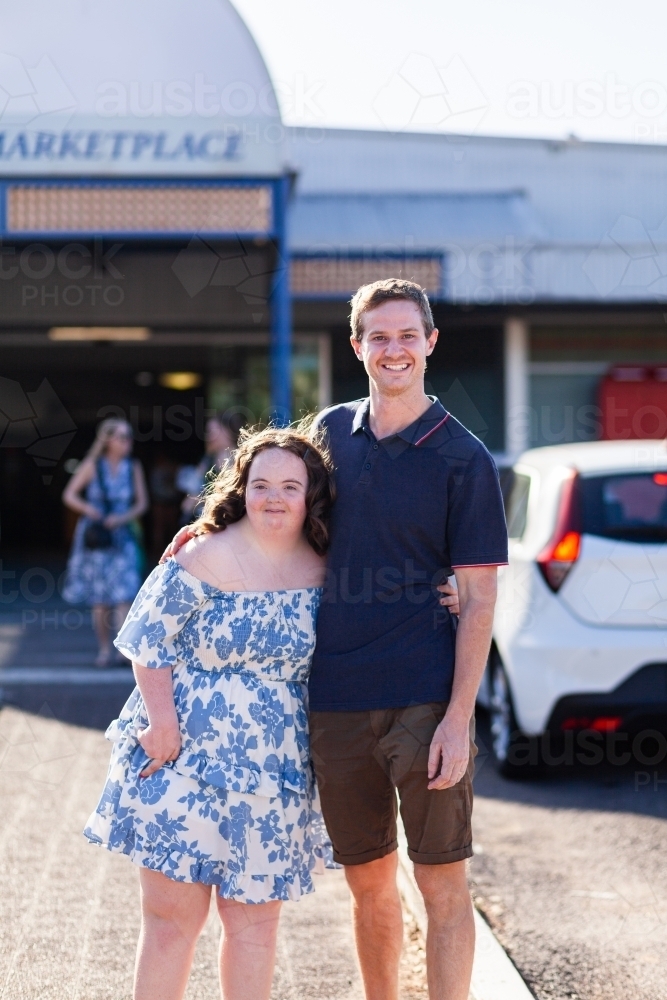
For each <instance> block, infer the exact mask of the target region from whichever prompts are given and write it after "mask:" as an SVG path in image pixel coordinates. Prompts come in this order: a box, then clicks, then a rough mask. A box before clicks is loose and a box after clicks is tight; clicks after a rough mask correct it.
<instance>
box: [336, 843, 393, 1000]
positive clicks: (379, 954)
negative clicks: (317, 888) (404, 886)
mask: <svg viewBox="0 0 667 1000" xmlns="http://www.w3.org/2000/svg"><path fill="white" fill-rule="evenodd" d="M397 859H398V855H397V853H396V851H392V853H391V854H387V855H385V857H383V858H378V860H377V861H369V862H367V863H366V864H363V865H346V866H345V877H346V878H347V884H348V885H349V887H350V891H351V893H352V900H353V902H352V917H353V922H354V934H355V938H356V942H357V954H358V956H359V965H360V966H361V975H362V978H363V981H364V992H365V994H366V1000H398V964H399V961H400V957H401V947H402V945H403V915H402V912H401V900H400V897H399V895H398V888H397V886H396V866H397Z"/></svg>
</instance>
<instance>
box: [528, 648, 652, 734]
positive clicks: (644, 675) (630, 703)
mask: <svg viewBox="0 0 667 1000" xmlns="http://www.w3.org/2000/svg"><path fill="white" fill-rule="evenodd" d="M666 722H667V662H666V663H649V664H647V665H646V666H643V667H640V669H639V670H636V671H635V672H634V673H633V674H631V675H630V677H628V678H626V679H625V680H624V681H623V682H622V683H621V684H619V685H618V686H617V687H615V688H614V689H613V690H612V691H584V692H581V693H578V694H570V695H565V696H564V697H562V698H560V699H559V700H558V701H557V702H556V704H555V706H554V708H553V711H552V712H551V715H550V717H549V720H548V723H547V726H546V728H547V729H549V730H550V731H551V732H552V733H553V732H559V731H561V732H563V731H567V730H569V729H574V730H581V729H594V730H595V729H597V730H598V731H600V732H605V731H616V730H622V731H624V732H638V731H640V730H642V729H646V728H649V727H651V726H654V727H655V726H656V725H659V726H661V728H664V727H665V723H666Z"/></svg>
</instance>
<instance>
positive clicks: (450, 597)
mask: <svg viewBox="0 0 667 1000" xmlns="http://www.w3.org/2000/svg"><path fill="white" fill-rule="evenodd" d="M437 589H438V591H439V592H440V593H441V594H442V595H443V596H442V597H439V598H438V601H439V603H440V604H441V605H442V607H443V608H449V610H450V611H451V613H452V614H453V615H459V614H460V613H461V609H460V608H459V592H458V590H457V589H456V584H454V583H450V582H449V580H447V581H445V583H440V584H438V587H437Z"/></svg>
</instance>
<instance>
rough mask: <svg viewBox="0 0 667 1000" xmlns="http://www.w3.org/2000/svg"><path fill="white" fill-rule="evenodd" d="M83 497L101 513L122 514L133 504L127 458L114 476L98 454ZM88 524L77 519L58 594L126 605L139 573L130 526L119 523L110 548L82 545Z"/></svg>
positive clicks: (70, 598)
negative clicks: (62, 586)
mask: <svg viewBox="0 0 667 1000" xmlns="http://www.w3.org/2000/svg"><path fill="white" fill-rule="evenodd" d="M102 485H103V486H104V488H102ZM86 500H87V501H88V503H89V504H92V506H93V507H96V508H97V509H98V510H99V511H100V513H104V514H105V515H106V514H125V513H126V512H127V511H128V510H129V509H130V507H131V506H132V505H133V503H134V462H133V461H132V459H129V458H124V459H122V460H121V461H120V462H119V463H118V468H117V469H116V473H115V475H114V474H113V473H112V471H111V466H110V465H109V463H108V461H107V460H106V458H99V459H98V460H97V472H96V475H95V476H94V477H93V479H92V482H91V483H89V485H88V489H87V490H86ZM91 523H92V522H91V520H90V518H87V517H80V518H79V520H78V522H77V525H76V528H75V530H74V541H73V543H72V551H71V552H70V557H69V559H68V562H67V573H66V576H65V586H64V588H63V597H64V598H65V600H66V601H68V602H69V603H70V604H79V603H84V602H85V603H86V604H90V605H95V604H109V605H114V604H125V603H126V602H127V603H128V604H129V602H130V601H133V600H134V598H135V597H136V595H137V591H138V590H139V587H140V586H141V579H142V575H143V574H142V573H141V568H142V567H141V562H142V558H141V551H140V549H139V544H138V541H137V536H136V533H135V531H134V530H133V528H132V525H130V524H122V525H120V526H119V527H118V528H113V530H112V532H111V538H112V542H113V544H112V546H111V548H109V549H87V548H86V546H85V545H84V534H85V531H86V528H87V527H88V525H89V524H91Z"/></svg>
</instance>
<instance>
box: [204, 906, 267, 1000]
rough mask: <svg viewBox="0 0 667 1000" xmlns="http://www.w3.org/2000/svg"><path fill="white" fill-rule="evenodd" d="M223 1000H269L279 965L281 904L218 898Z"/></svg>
mask: <svg viewBox="0 0 667 1000" xmlns="http://www.w3.org/2000/svg"><path fill="white" fill-rule="evenodd" d="M216 900H217V903H218V913H219V914H220V920H221V921H222V926H223V933H222V939H221V941H220V988H221V990H222V1000H269V995H270V993H271V982H272V980H273V968H274V966H275V964H276V937H277V935H278V920H279V918H280V903H279V902H278V901H276V902H271V903H237V902H236V901H235V900H233V899H222V898H221V897H220V896H216Z"/></svg>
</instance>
